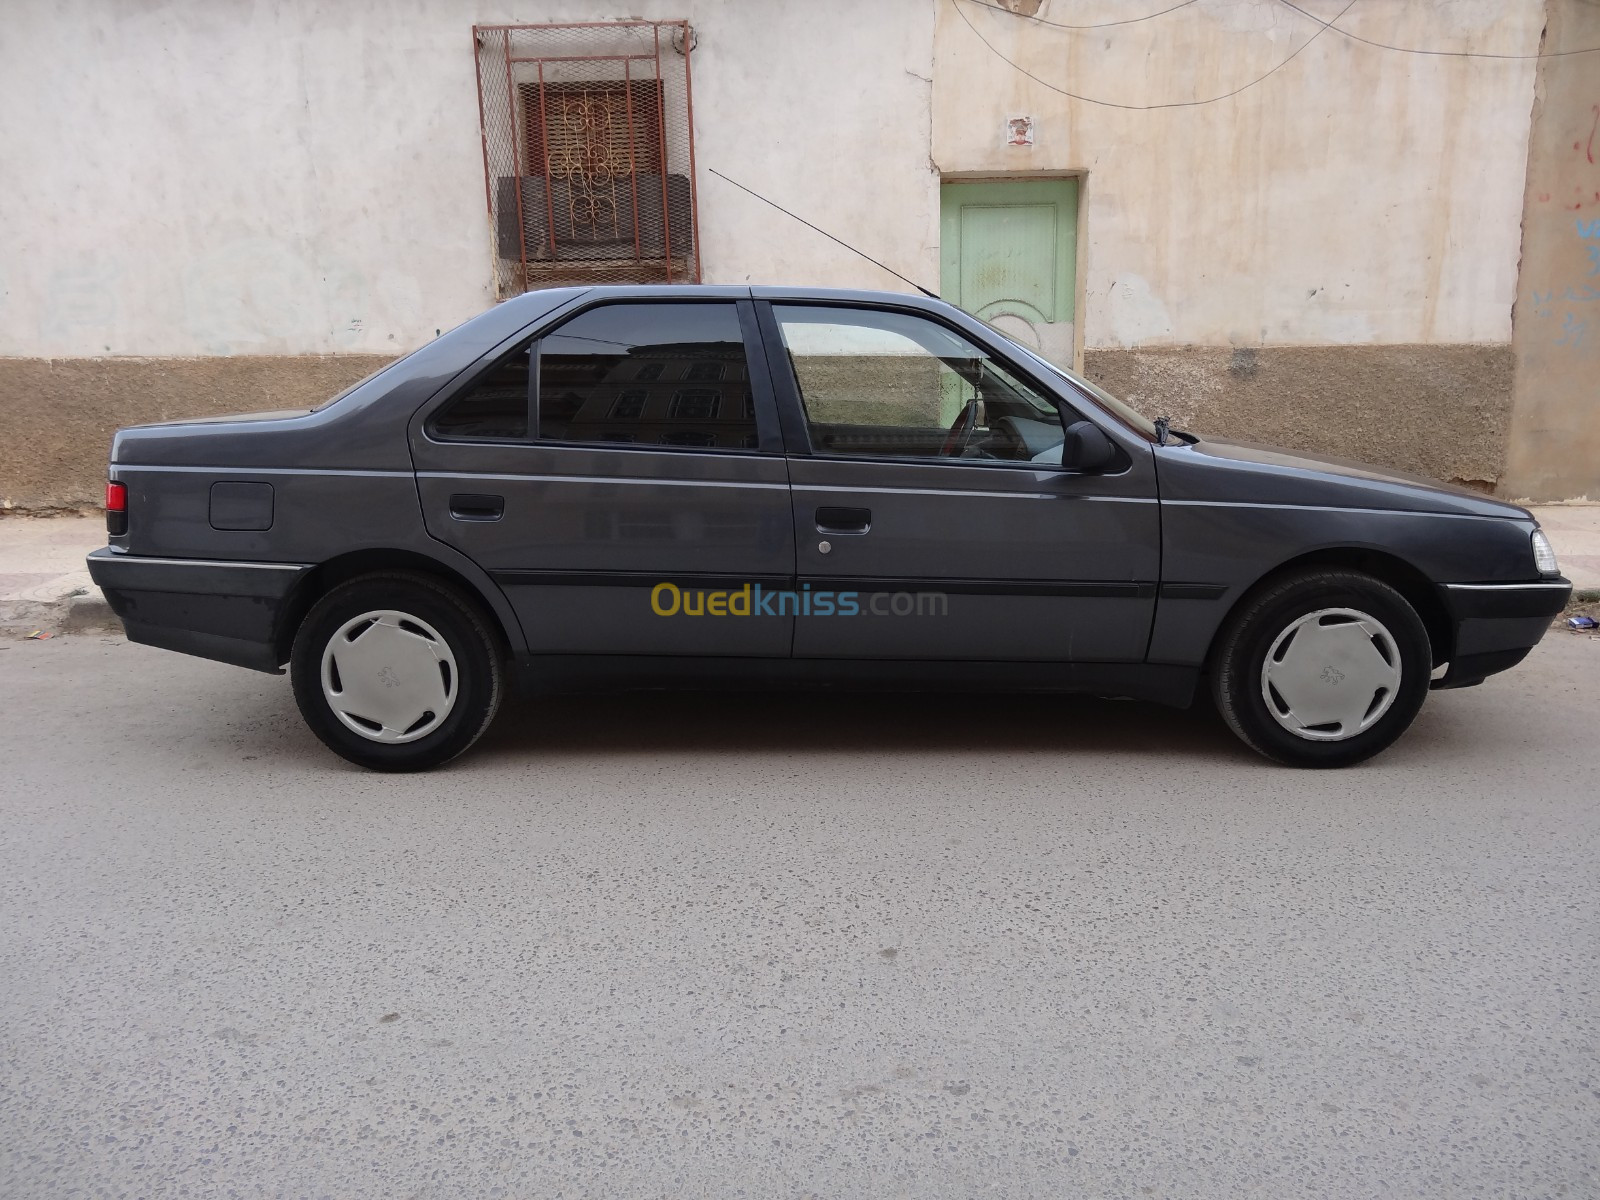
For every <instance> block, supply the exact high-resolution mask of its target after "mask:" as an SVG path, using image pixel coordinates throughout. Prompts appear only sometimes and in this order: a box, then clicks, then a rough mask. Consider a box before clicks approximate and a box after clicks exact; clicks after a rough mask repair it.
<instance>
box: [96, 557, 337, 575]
mask: <svg viewBox="0 0 1600 1200" xmlns="http://www.w3.org/2000/svg"><path fill="white" fill-rule="evenodd" d="M95 561H96V562H115V563H139V564H140V565H142V566H150V567H245V568H247V569H249V570H253V571H305V570H309V569H310V568H311V567H312V565H313V564H311V563H268V562H234V561H232V560H228V559H220V558H145V557H144V556H143V555H141V554H126V553H124V554H108V555H106V556H105V557H104V558H98V559H96V560H95Z"/></svg>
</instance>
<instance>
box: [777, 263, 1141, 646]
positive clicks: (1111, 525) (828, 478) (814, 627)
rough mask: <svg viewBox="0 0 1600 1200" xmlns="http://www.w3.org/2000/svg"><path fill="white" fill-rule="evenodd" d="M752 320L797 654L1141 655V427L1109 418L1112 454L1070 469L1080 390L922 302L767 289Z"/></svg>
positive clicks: (1081, 404)
mask: <svg viewBox="0 0 1600 1200" xmlns="http://www.w3.org/2000/svg"><path fill="white" fill-rule="evenodd" d="M758 294H759V293H758ZM759 315H760V319H761V321H762V328H763V333H764V336H765V338H766V340H767V344H768V346H769V348H770V349H769V361H770V363H771V367H772V371H773V375H774V379H775V381H776V383H777V391H778V400H779V404H780V406H782V409H783V418H784V422H785V425H784V428H785V434H786V437H787V438H788V440H789V443H790V458H789V473H790V482H791V486H792V489H793V492H792V495H793V503H794V526H795V545H796V555H797V571H798V586H799V589H800V591H801V593H802V595H801V601H800V605H799V608H800V615H799V616H798V617H797V623H796V628H795V643H794V653H795V656H796V657H797V658H862V659H939V660H1001V661H1003V660H1016V661H1042V662H1050V661H1060V662H1141V661H1143V659H1144V656H1145V648H1146V645H1147V643H1148V640H1149V634H1150V624H1151V618H1152V615H1153V612H1154V605H1155V595H1156V586H1157V580H1158V578H1159V567H1160V551H1159V546H1160V527H1159V521H1160V517H1159V512H1158V505H1157V503H1156V487H1155V474H1154V465H1153V462H1152V454H1151V452H1150V449H1149V444H1148V442H1147V441H1145V440H1144V439H1142V438H1137V437H1134V436H1132V435H1131V434H1129V433H1128V432H1127V431H1126V430H1121V429H1116V430H1107V432H1108V433H1114V434H1115V437H1114V439H1113V440H1114V443H1115V447H1116V454H1117V461H1116V463H1115V464H1114V465H1113V466H1112V467H1110V468H1109V469H1106V470H1103V471H1099V472H1095V473H1086V472H1080V471H1076V470H1069V469H1064V468H1063V467H1062V466H1061V465H1060V463H1061V445H1062V441H1063V424H1062V422H1063V414H1064V419H1065V420H1067V421H1069V422H1070V421H1076V420H1079V419H1081V418H1083V417H1084V416H1085V415H1086V414H1087V413H1088V411H1089V410H1088V405H1087V404H1086V403H1085V402H1084V401H1083V399H1082V397H1076V402H1077V404H1078V406H1079V408H1080V409H1081V410H1082V411H1074V410H1073V409H1072V407H1071V406H1070V404H1067V405H1066V406H1065V407H1063V404H1064V402H1065V401H1067V400H1068V399H1069V397H1070V396H1071V393H1069V392H1068V391H1067V390H1066V388H1065V384H1064V383H1063V384H1062V385H1061V388H1060V389H1059V390H1058V389H1057V387H1056V386H1055V385H1053V384H1051V385H1047V384H1044V383H1042V382H1041V381H1040V380H1039V379H1038V378H1035V377H1032V376H1030V375H1029V374H1028V373H1027V372H1026V371H1025V370H1024V369H1023V368H1022V367H1021V366H1019V365H1017V364H1016V363H1014V362H1011V361H1007V360H1006V359H1004V358H1002V357H1001V355H1000V354H999V353H996V352H995V351H994V350H992V349H991V348H990V347H991V346H994V345H998V346H1002V347H1003V346H1004V345H1005V343H1004V342H1002V341H998V340H997V341H995V342H987V341H981V340H980V338H979V336H978V335H977V334H976V333H975V332H973V331H967V332H963V331H961V330H960V329H958V328H957V327H956V326H955V324H954V323H953V322H950V321H948V320H945V319H941V318H940V317H939V316H937V315H936V314H935V313H933V312H930V311H919V310H917V309H916V308H914V307H910V306H908V307H907V308H904V309H896V308H892V307H886V306H882V305H870V304H840V303H838V302H820V301H817V302H804V301H800V300H793V301H787V302H785V301H782V300H779V299H776V298H774V299H772V300H771V301H770V303H768V302H766V301H763V302H762V303H761V307H760V310H759ZM1019 357H1020V356H1019ZM1096 415H1097V418H1098V421H1099V422H1101V423H1103V425H1102V426H1101V427H1102V428H1104V427H1105V426H1108V425H1109V424H1110V419H1109V418H1108V417H1106V416H1105V415H1104V414H1096Z"/></svg>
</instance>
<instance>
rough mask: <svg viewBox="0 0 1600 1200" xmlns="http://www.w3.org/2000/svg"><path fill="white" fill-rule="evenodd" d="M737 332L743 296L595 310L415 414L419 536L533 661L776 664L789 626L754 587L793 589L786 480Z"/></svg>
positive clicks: (504, 355) (602, 305)
mask: <svg viewBox="0 0 1600 1200" xmlns="http://www.w3.org/2000/svg"><path fill="white" fill-rule="evenodd" d="M745 294H746V295H747V294H748V293H745ZM703 295H704V293H700V296H703ZM747 337H748V339H750V341H751V343H752V344H754V339H755V338H756V337H757V334H756V332H755V316H754V310H753V306H752V305H751V303H750V301H749V300H748V299H745V300H742V301H741V300H738V299H736V298H732V297H729V298H724V299H703V298H698V297H696V298H686V299H683V300H676V299H663V298H650V299H627V298H624V297H619V298H616V299H605V300H602V301H600V302H598V303H593V304H591V305H589V306H588V307H586V308H583V309H582V310H580V311H578V312H576V313H574V314H572V315H570V316H567V317H565V318H564V319H563V320H561V322H560V323H559V324H558V325H557V326H556V327H554V328H552V329H550V330H548V331H545V332H544V333H543V334H542V336H539V337H530V338H526V339H524V340H522V341H520V342H518V343H517V344H515V345H513V346H510V347H508V348H504V349H503V350H502V352H501V353H499V354H498V356H497V357H494V358H493V359H492V360H491V361H490V362H488V363H487V364H486V365H485V367H484V369H483V370H482V371H481V372H480V373H479V374H478V375H476V376H475V377H473V378H472V379H470V380H468V381H467V382H466V383H465V384H464V385H463V386H461V387H459V388H456V389H454V390H453V391H452V392H451V394H450V395H448V396H446V397H444V398H442V399H441V400H440V401H438V402H436V403H434V404H431V405H430V406H428V407H426V408H425V409H424V410H423V411H422V412H420V413H419V414H418V416H417V417H416V418H415V419H414V420H413V422H412V428H411V441H412V452H413V456H414V459H415V462H416V467H417V486H418V491H419V494H420V496H421V501H422V509H423V516H424V520H425V522H426V524H427V528H428V532H429V533H430V534H431V535H432V536H434V537H436V538H438V539H439V540H441V541H444V542H447V543H449V544H450V545H452V546H454V547H456V548H457V549H459V550H460V551H462V552H463V553H464V554H466V555H467V556H469V557H470V558H472V559H473V560H474V561H476V562H477V563H478V564H479V565H481V566H482V567H484V568H485V569H486V570H487V571H488V572H489V573H490V574H491V576H492V577H493V578H494V580H495V581H496V582H497V583H499V584H500V586H501V587H502V588H504V590H505V593H506V596H507V598H508V599H509V600H510V602H511V604H512V606H513V608H514V609H515V610H516V613H517V616H518V619H519V620H520V621H521V623H522V627H523V631H524V633H525V634H526V636H527V640H528V645H529V648H530V650H531V651H532V652H533V653H536V654H604V655H618V654H626V655H640V654H650V655H656V654H663V655H715V656H734V657H747V656H772V657H787V656H788V654H789V647H790V640H791V637H792V632H793V617H792V616H791V615H789V614H784V615H781V616H780V615H777V614H776V612H775V611H773V610H771V608H770V605H766V606H763V605H762V604H761V603H760V599H759V597H760V592H759V591H758V590H757V589H764V590H766V591H772V590H781V589H783V588H786V587H789V586H791V585H792V581H793V575H794V531H793V526H792V520H791V509H790V506H789V493H788V480H787V476H786V472H785V465H784V460H783V456H782V453H781V446H782V442H781V437H780V435H779V433H778V427H777V418H776V408H775V406H774V402H773V397H772V390H771V384H770V382H769V377H768V373H767V370H766V366H765V361H764V359H763V358H762V356H761V355H760V354H757V355H756V356H755V357H754V358H752V356H751V355H750V354H749V353H748V352H747ZM674 597H676V601H677V602H676V604H674V603H673V600H674ZM719 597H720V600H719ZM752 599H754V600H755V602H754V603H752Z"/></svg>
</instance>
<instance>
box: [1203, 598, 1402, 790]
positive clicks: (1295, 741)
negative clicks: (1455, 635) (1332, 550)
mask: <svg viewBox="0 0 1600 1200" xmlns="http://www.w3.org/2000/svg"><path fill="white" fill-rule="evenodd" d="M1431 667H1432V649H1431V647H1430V645H1429V642H1428V632H1427V629H1426V628H1425V627H1424V626H1423V624H1422V620H1421V618H1420V617H1418V616H1417V613H1416V610H1415V609H1413V608H1412V607H1411V605H1410V604H1409V603H1408V602H1407V601H1406V599H1405V597H1404V596H1402V595H1401V594H1400V593H1399V592H1397V591H1395V590H1394V589H1393V588H1392V587H1390V586H1389V585H1388V584H1386V583H1383V582H1382V581H1380V580H1378V579H1374V578H1373V577H1371V576H1370V575H1363V574H1361V573H1359V572H1355V571H1342V570H1333V569H1326V570H1310V571H1303V572H1298V573H1296V574H1293V575H1288V576H1285V577H1283V578H1282V579H1279V580H1276V581H1274V582H1272V583H1270V584H1269V585H1268V586H1266V587H1265V588H1263V589H1262V590H1261V591H1260V592H1259V593H1257V594H1256V595H1254V596H1252V597H1250V598H1249V599H1247V600H1246V601H1245V603H1244V604H1243V606H1242V607H1241V608H1240V610H1239V611H1238V612H1237V613H1235V614H1234V616H1233V618H1232V619H1231V620H1230V621H1229V623H1228V625H1227V627H1226V628H1225V629H1224V631H1223V634H1222V638H1221V641H1220V642H1219V644H1218V649H1217V653H1216V656H1215V659H1214V660H1213V663H1212V672H1211V686H1212V693H1213V695H1214V696H1215V698H1216V701H1217V708H1218V710H1219V711H1220V712H1221V713H1222V716H1223V719H1224V720H1226V721H1227V723H1228V725H1229V727H1230V728H1231V729H1232V730H1233V731H1234V733H1236V734H1238V735H1239V737H1240V738H1241V739H1242V740H1243V741H1244V743H1245V744H1246V745H1248V746H1249V747H1251V748H1252V749H1253V750H1255V751H1257V752H1258V753H1261V754H1264V755H1266V756H1267V757H1268V758H1271V759H1274V760H1276V761H1277V762H1281V763H1285V764H1288V765H1289V766H1296V767H1343V766H1348V765H1350V764H1351V763H1357V762H1360V761H1362V760H1363V759H1367V758H1371V757H1372V756H1373V755H1374V754H1377V753H1378V752H1379V751H1380V750H1383V749H1384V748H1386V747H1387V746H1389V745H1390V744H1391V743H1392V742H1393V741H1394V740H1395V739H1396V738H1398V737H1399V736H1400V735H1401V734H1402V733H1404V732H1405V730H1406V728H1407V727H1408V726H1409V725H1410V724H1411V722H1412V719H1413V718H1415V717H1416V715H1417V710H1418V709H1420V708H1421V707H1422V701H1423V700H1424V699H1425V698H1426V697H1427V694H1428V677H1429V673H1430V670H1431Z"/></svg>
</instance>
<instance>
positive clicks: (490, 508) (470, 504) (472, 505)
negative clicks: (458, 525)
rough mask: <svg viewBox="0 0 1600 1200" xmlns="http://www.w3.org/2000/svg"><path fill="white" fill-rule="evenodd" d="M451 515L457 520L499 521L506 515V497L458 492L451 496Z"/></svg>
mask: <svg viewBox="0 0 1600 1200" xmlns="http://www.w3.org/2000/svg"><path fill="white" fill-rule="evenodd" d="M450 515H451V516H452V517H454V518H455V519H456V520H457V521H498V520H499V519H500V518H501V517H503V516H505V515H506V498H505V497H504V496H479V495H476V494H473V493H467V492H457V493H456V494H455V495H453V496H451V497H450Z"/></svg>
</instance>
